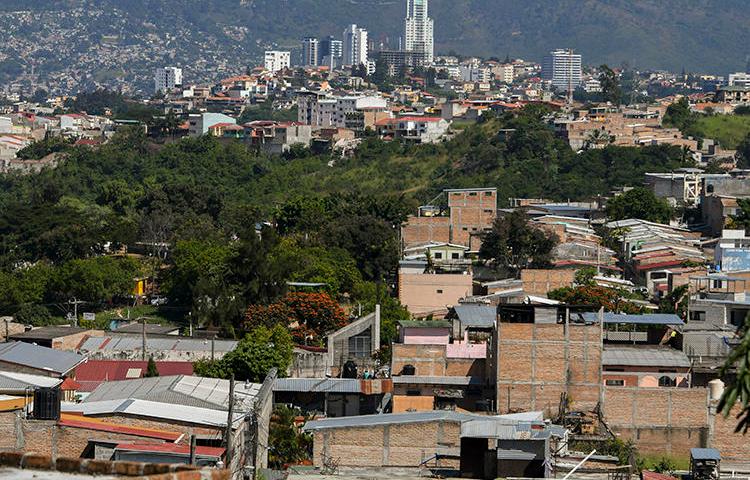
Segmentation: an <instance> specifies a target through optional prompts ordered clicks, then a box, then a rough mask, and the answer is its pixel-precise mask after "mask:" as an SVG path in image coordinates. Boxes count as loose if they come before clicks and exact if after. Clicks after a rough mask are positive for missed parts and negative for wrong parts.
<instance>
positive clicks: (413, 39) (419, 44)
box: [404, 0, 435, 64]
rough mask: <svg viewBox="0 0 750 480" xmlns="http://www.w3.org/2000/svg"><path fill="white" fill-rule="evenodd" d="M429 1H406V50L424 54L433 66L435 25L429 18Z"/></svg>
mask: <svg viewBox="0 0 750 480" xmlns="http://www.w3.org/2000/svg"><path fill="white" fill-rule="evenodd" d="M428 3H429V2H428V0H406V20H405V22H404V49H405V50H406V51H409V52H418V53H424V54H425V55H426V56H427V63H428V64H431V63H432V61H433V58H434V55H435V37H434V23H433V21H432V19H431V18H430V17H429V16H428V12H427V8H428Z"/></svg>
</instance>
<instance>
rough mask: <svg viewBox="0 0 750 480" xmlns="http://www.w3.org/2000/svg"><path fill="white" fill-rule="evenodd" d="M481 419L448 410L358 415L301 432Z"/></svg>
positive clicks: (329, 420) (312, 424)
mask: <svg viewBox="0 0 750 480" xmlns="http://www.w3.org/2000/svg"><path fill="white" fill-rule="evenodd" d="M476 418H481V417H480V416H479V415H472V414H466V413H458V412H454V411H450V410H432V411H429V412H408V413H387V414H383V415H359V416H355V417H341V418H326V419H323V420H315V421H312V422H307V423H306V424H305V426H304V427H303V430H305V431H310V430H323V429H327V428H355V427H371V426H376V425H393V424H404V423H425V422H436V421H448V422H465V421H468V420H473V419H476Z"/></svg>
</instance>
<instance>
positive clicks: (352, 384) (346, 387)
mask: <svg viewBox="0 0 750 480" xmlns="http://www.w3.org/2000/svg"><path fill="white" fill-rule="evenodd" d="M273 391H274V392H314V393H319V392H329V393H362V386H361V382H360V381H359V380H358V379H356V378H277V379H276V381H275V382H274V384H273Z"/></svg>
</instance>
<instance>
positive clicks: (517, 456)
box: [497, 448, 536, 460]
mask: <svg viewBox="0 0 750 480" xmlns="http://www.w3.org/2000/svg"><path fill="white" fill-rule="evenodd" d="M535 458H536V455H535V454H534V453H531V452H524V451H523V450H514V449H507V450H504V449H502V448H498V449H497V459H498V460H534V459H535Z"/></svg>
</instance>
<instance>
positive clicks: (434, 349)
mask: <svg viewBox="0 0 750 480" xmlns="http://www.w3.org/2000/svg"><path fill="white" fill-rule="evenodd" d="M445 364H446V356H445V345H407V344H403V343H395V344H393V353H392V360H391V371H392V372H393V374H394V375H399V374H401V370H403V368H404V366H405V365H414V368H415V370H416V371H415V375H420V376H440V377H442V376H444V375H445V374H446V373H445V371H446V368H445V367H446V365H445Z"/></svg>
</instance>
